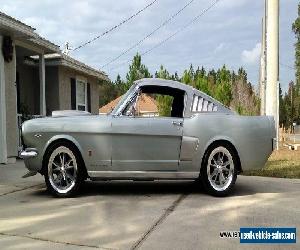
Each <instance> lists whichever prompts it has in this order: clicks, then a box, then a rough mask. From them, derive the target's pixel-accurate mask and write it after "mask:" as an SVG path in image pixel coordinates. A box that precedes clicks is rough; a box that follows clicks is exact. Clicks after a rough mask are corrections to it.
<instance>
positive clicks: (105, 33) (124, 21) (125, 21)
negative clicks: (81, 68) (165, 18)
mask: <svg viewBox="0 0 300 250" xmlns="http://www.w3.org/2000/svg"><path fill="white" fill-rule="evenodd" d="M157 1H158V0H154V1H152V2H151V3H149V4H148V5H146V6H145V7H144V8H142V9H140V10H139V11H138V12H136V13H135V14H133V15H132V16H130V17H128V18H126V19H124V20H123V21H122V22H120V23H119V24H117V25H115V26H113V27H111V28H110V29H108V30H107V31H104V32H103V33H102V34H101V35H99V36H96V37H94V38H93V39H91V40H89V41H87V42H85V43H83V44H81V45H79V46H77V47H76V48H74V49H73V51H75V50H78V49H80V48H82V47H84V46H86V45H88V44H90V43H92V42H94V41H96V40H97V39H99V38H101V37H103V36H105V35H107V34H108V33H110V32H112V31H113V30H115V29H117V28H119V27H120V26H121V25H123V24H124V23H127V22H128V21H130V20H131V19H133V18H134V17H136V16H138V15H139V14H140V13H142V12H143V11H144V10H146V9H148V8H149V7H150V6H152V5H153V4H154V3H155V2H157Z"/></svg>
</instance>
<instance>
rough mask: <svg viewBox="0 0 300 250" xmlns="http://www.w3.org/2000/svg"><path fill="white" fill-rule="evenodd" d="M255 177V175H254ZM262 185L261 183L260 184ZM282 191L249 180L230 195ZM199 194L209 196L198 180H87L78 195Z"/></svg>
mask: <svg viewBox="0 0 300 250" xmlns="http://www.w3.org/2000/svg"><path fill="white" fill-rule="evenodd" d="M252 178H253V177H252ZM259 186H260V185H259ZM270 192H271V193H280V192H282V191H281V190H278V189H276V190H272V189H266V188H263V187H262V188H258V187H257V184H256V186H254V184H253V183H251V182H249V181H247V182H246V183H245V182H244V181H237V183H236V185H235V188H234V190H233V192H232V193H231V194H230V195H229V196H247V195H254V194H257V193H270ZM35 193H36V194H37V195H49V193H48V192H47V191H46V190H45V189H43V190H36V192H35ZM184 193H185V194H199V195H204V196H209V194H207V193H206V191H205V190H204V188H203V186H202V185H201V183H199V182H197V181H86V182H84V184H83V185H82V188H81V190H80V192H79V194H78V195H77V197H88V196H97V195H111V196H113V195H118V196H119V195H124V196H132V195H134V196H139V195H142V196H153V195H176V194H184Z"/></svg>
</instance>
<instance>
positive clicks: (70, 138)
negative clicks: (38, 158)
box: [42, 134, 83, 158]
mask: <svg viewBox="0 0 300 250" xmlns="http://www.w3.org/2000/svg"><path fill="white" fill-rule="evenodd" d="M58 140H66V141H70V142H72V143H73V144H74V145H75V146H76V147H77V149H78V150H79V152H80V154H81V155H82V156H83V150H82V148H81V146H80V144H79V142H78V141H77V140H76V139H75V138H74V137H73V136H71V135H65V134H61V135H55V136H53V137H51V138H50V139H49V140H48V141H47V143H46V144H45V146H44V148H43V152H42V155H43V158H44V155H45V153H46V150H47V148H48V147H49V145H51V144H52V143H53V142H55V141H58Z"/></svg>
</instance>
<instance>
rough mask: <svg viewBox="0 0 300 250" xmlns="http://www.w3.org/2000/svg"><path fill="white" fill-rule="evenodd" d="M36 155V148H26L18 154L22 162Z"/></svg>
mask: <svg viewBox="0 0 300 250" xmlns="http://www.w3.org/2000/svg"><path fill="white" fill-rule="evenodd" d="M37 155H38V151H37V149H36V148H26V149H25V150H22V151H21V152H20V157H21V158H22V159H24V160H27V159H31V158H34V157H36V156H37Z"/></svg>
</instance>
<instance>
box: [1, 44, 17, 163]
mask: <svg viewBox="0 0 300 250" xmlns="http://www.w3.org/2000/svg"><path fill="white" fill-rule="evenodd" d="M15 52H16V51H15V49H14V56H13V60H12V61H11V62H9V63H7V62H5V63H4V72H5V96H6V128H7V129H6V141H7V157H8V158H9V157H16V156H17V155H18V136H17V135H18V133H17V132H18V128H17V91H16V53H15Z"/></svg>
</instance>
